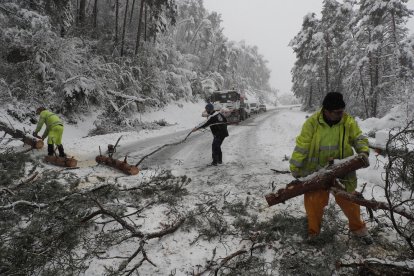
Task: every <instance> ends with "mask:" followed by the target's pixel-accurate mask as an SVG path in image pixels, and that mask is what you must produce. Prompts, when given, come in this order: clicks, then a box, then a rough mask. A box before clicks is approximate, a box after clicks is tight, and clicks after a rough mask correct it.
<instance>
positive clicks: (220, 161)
mask: <svg viewBox="0 0 414 276" xmlns="http://www.w3.org/2000/svg"><path fill="white" fill-rule="evenodd" d="M217 163H219V164H223V153H221V152H220V153H219V154H218V160H217Z"/></svg>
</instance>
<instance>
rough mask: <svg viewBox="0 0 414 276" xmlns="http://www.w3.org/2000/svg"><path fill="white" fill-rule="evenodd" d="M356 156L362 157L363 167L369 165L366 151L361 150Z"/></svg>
mask: <svg viewBox="0 0 414 276" xmlns="http://www.w3.org/2000/svg"><path fill="white" fill-rule="evenodd" d="M358 156H359V157H360V158H361V159H362V161H364V168H367V167H369V158H368V153H366V152H361V153H359V154H358Z"/></svg>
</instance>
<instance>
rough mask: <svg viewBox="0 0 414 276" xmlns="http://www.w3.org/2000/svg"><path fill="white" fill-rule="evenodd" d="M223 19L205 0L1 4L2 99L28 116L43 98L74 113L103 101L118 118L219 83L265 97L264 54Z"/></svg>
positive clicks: (200, 95) (9, 0) (10, 0)
mask: <svg viewBox="0 0 414 276" xmlns="http://www.w3.org/2000/svg"><path fill="white" fill-rule="evenodd" d="M221 22H222V20H221V18H220V15H219V14H217V13H216V12H208V11H207V10H206V9H205V8H204V6H203V1H202V0H180V1H175V0H141V1H139V0H101V1H98V0H54V1H52V0H30V1H26V0H5V1H2V4H0V26H1V28H0V52H1V53H2V54H1V56H0V98H1V99H2V102H3V103H12V105H13V106H14V107H17V109H18V111H15V112H12V113H13V114H14V117H17V119H19V120H21V121H24V120H25V119H26V117H28V115H27V114H26V113H27V110H28V109H29V111H32V112H33V110H34V109H35V108H36V106H38V105H40V104H45V105H46V106H47V107H49V108H51V109H52V110H53V111H55V112H59V113H62V114H64V115H66V116H67V117H68V118H71V117H73V116H74V115H77V114H83V113H86V112H88V111H89V110H91V109H93V108H94V107H97V108H99V109H100V110H101V111H102V113H103V115H104V117H105V118H112V119H113V120H112V121H113V122H115V123H116V124H117V125H128V124H129V123H130V122H129V121H128V119H127V118H128V116H129V115H132V114H134V113H136V112H143V111H145V110H146V109H147V108H148V107H155V108H157V107H162V106H165V105H166V104H167V103H170V102H172V101H177V100H181V99H184V100H189V101H192V100H197V99H206V98H208V96H209V94H210V93H211V92H212V91H214V90H217V89H232V88H235V89H238V90H240V91H242V92H247V91H249V92H250V94H251V93H253V94H256V96H257V98H258V99H259V100H260V101H266V99H267V97H268V96H269V95H271V94H273V95H275V93H276V92H277V90H276V89H272V88H271V87H270V86H269V77H270V71H269V69H268V68H267V66H266V63H267V62H266V60H265V59H264V57H263V56H262V55H261V54H260V53H259V51H258V48H257V47H256V46H249V45H247V44H245V43H244V42H238V43H236V42H233V41H229V40H228V38H226V37H225V35H224V34H223V27H222V26H221ZM27 107H28V108H27ZM22 110H24V111H23V112H21V111H22ZM25 112H26V113H25ZM16 113H17V114H16ZM75 120H76V119H75Z"/></svg>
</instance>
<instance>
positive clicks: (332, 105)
mask: <svg viewBox="0 0 414 276" xmlns="http://www.w3.org/2000/svg"><path fill="white" fill-rule="evenodd" d="M322 107H323V108H324V109H325V110H336V109H342V108H345V102H344V98H343V96H342V94H341V93H338V92H329V93H328V94H326V96H325V98H324V99H323V102H322Z"/></svg>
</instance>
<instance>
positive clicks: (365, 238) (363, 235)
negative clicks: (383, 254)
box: [352, 228, 374, 245]
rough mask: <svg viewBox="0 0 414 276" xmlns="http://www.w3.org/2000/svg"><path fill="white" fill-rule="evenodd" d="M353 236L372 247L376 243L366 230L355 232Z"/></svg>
mask: <svg viewBox="0 0 414 276" xmlns="http://www.w3.org/2000/svg"><path fill="white" fill-rule="evenodd" d="M352 235H353V236H354V237H355V238H356V239H357V240H358V241H360V242H361V243H363V244H366V245H370V244H373V243H374V240H373V239H372V236H371V235H370V234H369V233H368V230H367V229H366V228H364V229H361V230H358V231H353V232H352Z"/></svg>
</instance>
